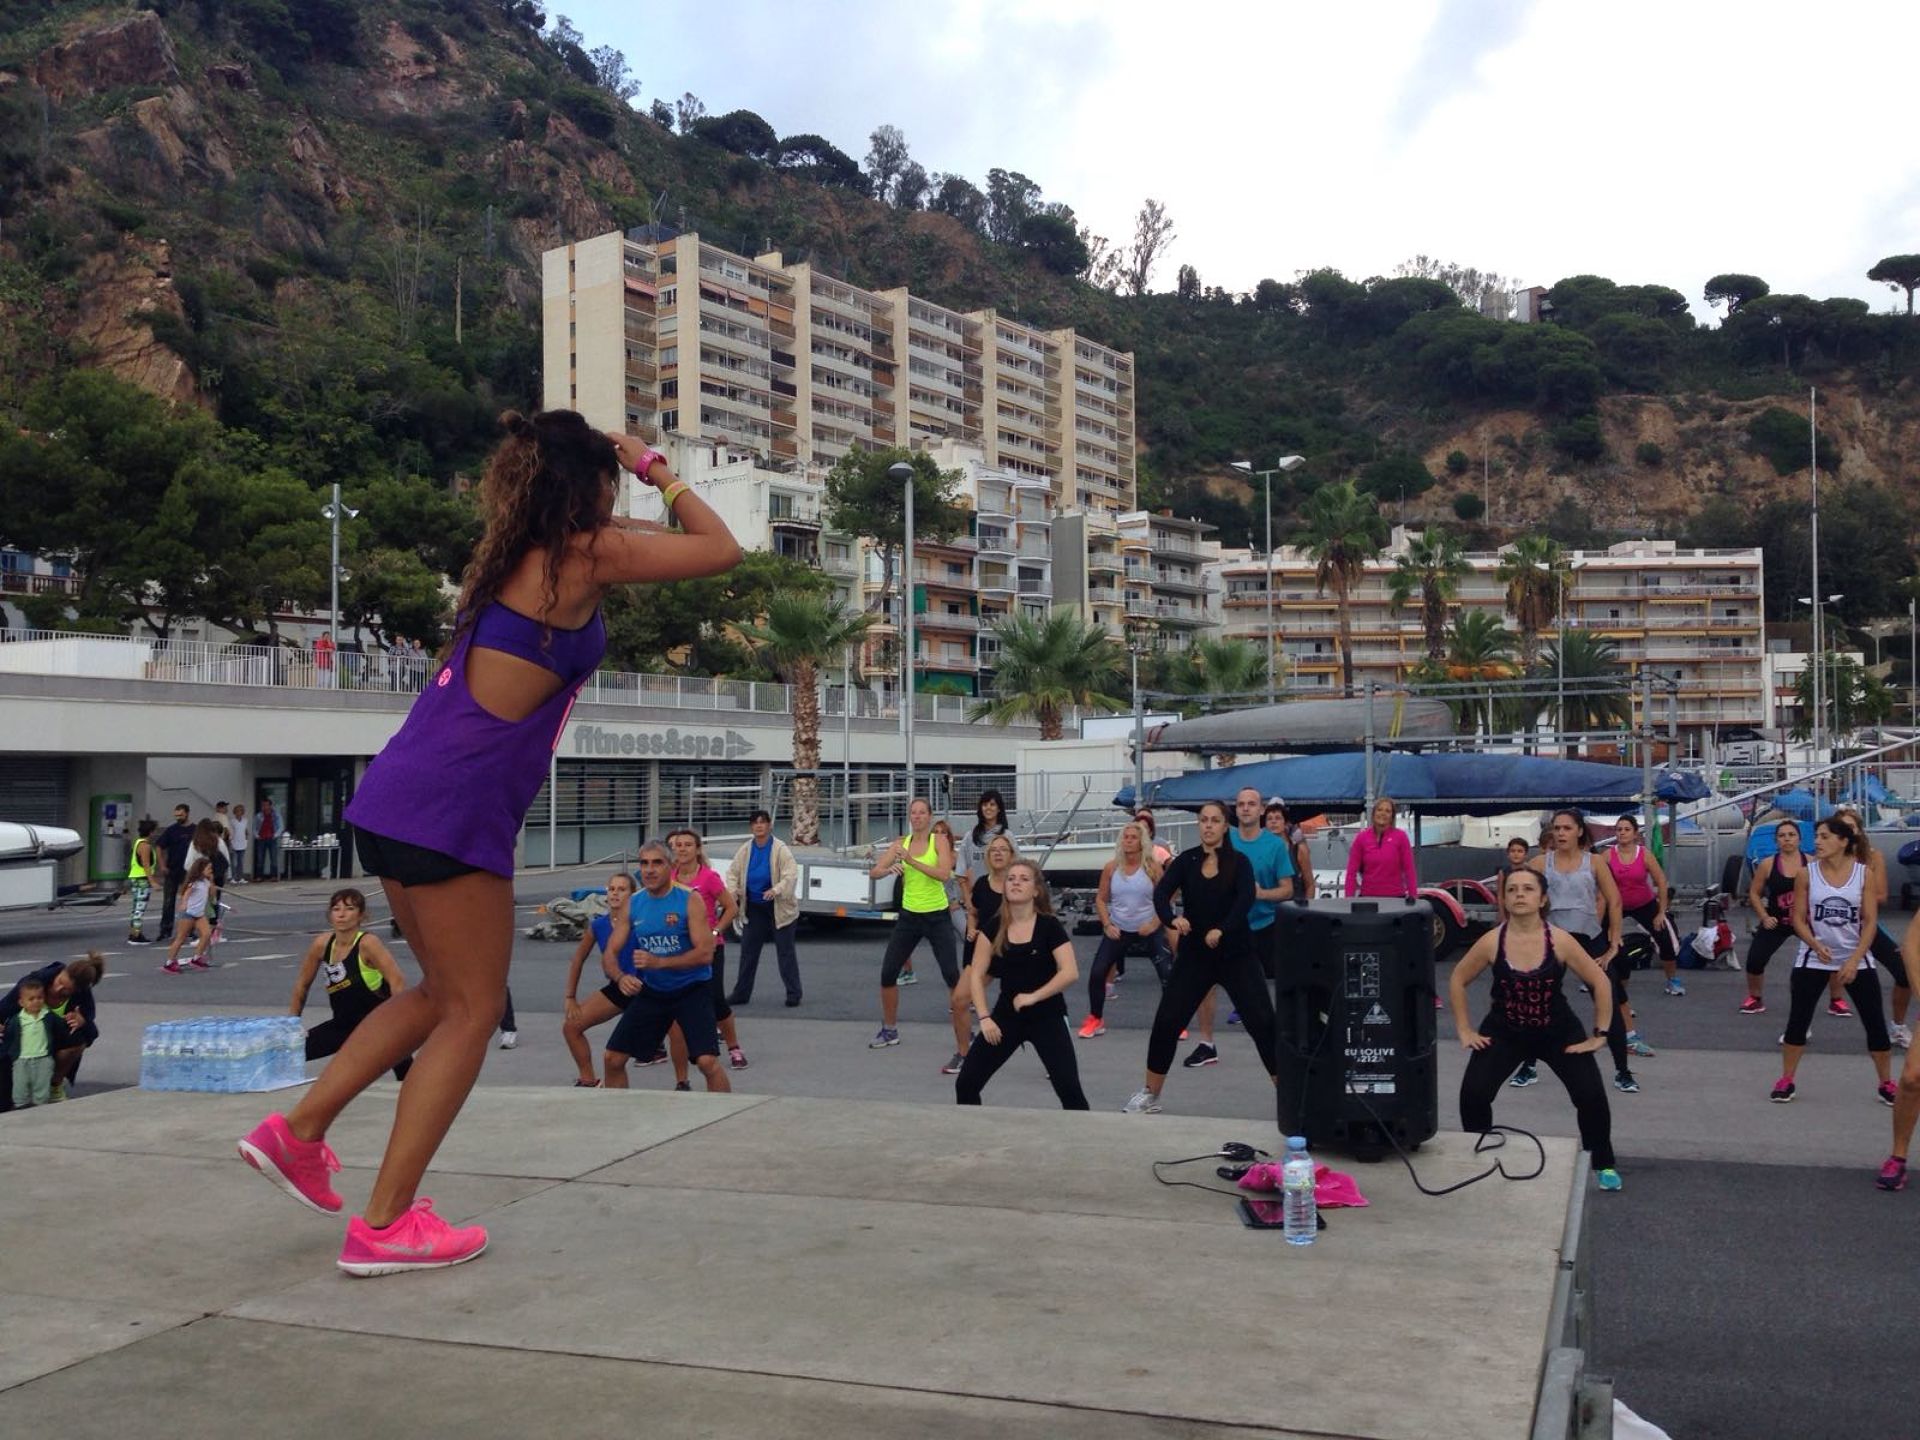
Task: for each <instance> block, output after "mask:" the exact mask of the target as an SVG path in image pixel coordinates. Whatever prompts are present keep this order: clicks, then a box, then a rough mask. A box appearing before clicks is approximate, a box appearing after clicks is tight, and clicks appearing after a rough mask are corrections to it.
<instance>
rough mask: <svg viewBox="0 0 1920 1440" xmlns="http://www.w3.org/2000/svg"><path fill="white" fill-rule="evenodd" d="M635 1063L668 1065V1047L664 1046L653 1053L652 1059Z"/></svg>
mask: <svg viewBox="0 0 1920 1440" xmlns="http://www.w3.org/2000/svg"><path fill="white" fill-rule="evenodd" d="M633 1063H634V1064H636V1065H664V1064H666V1063H667V1047H666V1046H664V1045H662V1046H661V1047H660V1048H659V1049H658V1050H656V1051H654V1052H653V1055H652V1058H650V1059H647V1060H636V1061H634V1062H633Z"/></svg>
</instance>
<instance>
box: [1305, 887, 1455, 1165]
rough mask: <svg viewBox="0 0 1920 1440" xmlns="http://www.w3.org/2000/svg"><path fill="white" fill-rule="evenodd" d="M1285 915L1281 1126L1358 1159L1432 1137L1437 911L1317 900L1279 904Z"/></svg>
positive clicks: (1436, 1109) (1436, 1122)
mask: <svg viewBox="0 0 1920 1440" xmlns="http://www.w3.org/2000/svg"><path fill="white" fill-rule="evenodd" d="M1276 923H1277V924H1278V925H1279V926H1280V935H1279V965H1278V977H1277V982H1278V983H1277V993H1276V994H1275V997H1274V1026H1275V1034H1274V1050H1275V1058H1276V1062H1277V1065H1278V1071H1279V1073H1278V1075H1277V1076H1276V1081H1277V1084H1276V1086H1275V1089H1276V1092H1277V1095H1278V1099H1279V1110H1280V1133H1281V1134H1282V1135H1305V1136H1306V1137H1307V1139H1308V1142H1309V1143H1310V1145H1311V1146H1312V1148H1313V1149H1315V1150H1318V1149H1321V1148H1322V1147H1323V1146H1333V1147H1336V1148H1339V1149H1343V1150H1345V1151H1347V1152H1348V1153H1350V1154H1352V1155H1354V1156H1355V1157H1357V1158H1359V1159H1377V1158H1378V1157H1379V1156H1380V1155H1381V1154H1383V1153H1385V1152H1386V1150H1387V1149H1388V1148H1389V1146H1390V1143H1391V1141H1398V1142H1399V1143H1400V1145H1401V1146H1402V1147H1403V1148H1404V1149H1408V1150H1411V1149H1413V1148H1414V1147H1416V1146H1418V1145H1420V1144H1421V1143H1422V1142H1424V1141H1426V1140H1429V1139H1431V1138H1432V1137H1433V1134H1434V1132H1435V1131H1436V1130H1438V1129H1439V1128H1440V1094H1439V1084H1440V1075H1439V1057H1438V1054H1437V1053H1436V1051H1435V1049H1434V1031H1435V1027H1434V1016H1435V1014H1436V1012H1435V1010H1434V1006H1433V1001H1434V975H1433V910H1432V907H1431V906H1429V905H1428V904H1427V903H1426V902H1425V901H1415V902H1413V903H1408V902H1406V901H1404V900H1328V901H1316V902H1315V903H1314V904H1313V905H1312V906H1311V907H1305V908H1303V907H1301V906H1298V905H1282V906H1280V907H1279V917H1278V920H1277V922H1276ZM1389 1137H1391V1139H1390V1138H1389Z"/></svg>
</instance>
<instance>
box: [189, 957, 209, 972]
mask: <svg viewBox="0 0 1920 1440" xmlns="http://www.w3.org/2000/svg"><path fill="white" fill-rule="evenodd" d="M187 964H189V965H191V966H192V967H193V968H194V969H196V970H211V969H213V966H211V965H210V964H208V963H207V962H206V961H205V960H203V959H201V958H200V957H199V956H198V955H196V956H194V957H193V958H192V959H191V960H189V961H187Z"/></svg>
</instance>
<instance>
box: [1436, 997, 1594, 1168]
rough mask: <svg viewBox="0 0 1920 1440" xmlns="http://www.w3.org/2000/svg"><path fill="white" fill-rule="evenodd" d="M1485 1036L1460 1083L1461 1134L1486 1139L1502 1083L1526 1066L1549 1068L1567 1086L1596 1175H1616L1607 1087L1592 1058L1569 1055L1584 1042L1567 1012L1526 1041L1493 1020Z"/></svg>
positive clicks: (1486, 1023)
mask: <svg viewBox="0 0 1920 1440" xmlns="http://www.w3.org/2000/svg"><path fill="white" fill-rule="evenodd" d="M1480 1033H1481V1034H1482V1035H1485V1036H1486V1037H1487V1039H1488V1041H1489V1042H1490V1043H1489V1044H1488V1045H1487V1048H1486V1049H1484V1050H1476V1051H1474V1052H1473V1054H1471V1055H1470V1056H1468V1057H1467V1073H1466V1074H1465V1075H1463V1076H1462V1077H1461V1078H1460V1128H1461V1129H1462V1130H1465V1131H1467V1132H1468V1133H1469V1134H1473V1135H1484V1134H1486V1133H1487V1132H1488V1131H1489V1130H1491V1129H1492V1128H1493V1097H1494V1096H1495V1095H1498V1094H1499V1093H1500V1086H1501V1083H1502V1082H1503V1081H1504V1080H1505V1079H1506V1078H1507V1076H1509V1075H1511V1074H1512V1073H1513V1071H1514V1069H1515V1067H1517V1066H1519V1065H1521V1064H1522V1063H1525V1064H1529V1065H1533V1064H1539V1065H1544V1066H1546V1067H1547V1068H1548V1069H1549V1070H1551V1071H1553V1073H1554V1074H1555V1075H1556V1076H1558V1077H1559V1080H1560V1083H1561V1084H1562V1085H1564V1086H1566V1089H1567V1098H1568V1099H1570V1100H1571V1101H1573V1113H1574V1114H1575V1115H1576V1116H1578V1117H1579V1121H1580V1145H1581V1148H1582V1149H1584V1150H1585V1151H1586V1152H1587V1154H1588V1156H1589V1157H1590V1159H1589V1163H1590V1164H1591V1165H1592V1166H1593V1168H1594V1169H1596V1170H1611V1169H1613V1112H1612V1111H1611V1110H1609V1109H1608V1108H1607V1087H1606V1085H1605V1083H1604V1082H1602V1080H1601V1079H1600V1067H1599V1066H1598V1065H1597V1064H1595V1063H1594V1058H1593V1053H1592V1052H1591V1051H1587V1052H1585V1053H1582V1054H1579V1055H1569V1054H1567V1046H1569V1045H1575V1044H1578V1043H1579V1042H1580V1040H1581V1038H1582V1031H1581V1027H1580V1022H1579V1021H1578V1020H1576V1019H1575V1018H1574V1016H1573V1013H1572V1011H1571V1010H1568V1011H1567V1012H1566V1013H1565V1014H1564V1016H1563V1017H1562V1019H1561V1020H1560V1022H1559V1023H1558V1024H1556V1025H1552V1026H1549V1027H1548V1028H1547V1029H1546V1030H1544V1031H1542V1032H1540V1033H1539V1034H1537V1035H1525V1034H1522V1033H1520V1032H1519V1031H1515V1030H1509V1029H1507V1028H1506V1027H1505V1026H1503V1025H1500V1024H1497V1023H1496V1022H1495V1021H1494V1019H1493V1017H1492V1016H1488V1017H1487V1019H1486V1020H1484V1021H1482V1022H1481V1025H1480Z"/></svg>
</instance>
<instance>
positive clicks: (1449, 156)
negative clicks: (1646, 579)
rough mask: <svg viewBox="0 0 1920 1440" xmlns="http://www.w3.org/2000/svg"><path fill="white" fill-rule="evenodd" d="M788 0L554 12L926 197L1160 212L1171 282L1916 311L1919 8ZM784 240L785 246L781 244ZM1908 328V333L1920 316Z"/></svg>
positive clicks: (1853, 4)
mask: <svg viewBox="0 0 1920 1440" xmlns="http://www.w3.org/2000/svg"><path fill="white" fill-rule="evenodd" d="M922 8H923V14H922V15H921V16H918V17H916V18H913V19H905V18H903V17H904V16H906V15H909V14H911V13H912V11H911V10H910V9H909V8H908V7H904V6H901V5H899V4H897V3H887V4H882V3H877V0H832V3H821V4H800V5H795V4H792V3H791V0H780V3H771V0H740V3H731V4H708V5H697V6H696V5H684V4H681V5H669V6H663V7H646V8H644V9H643V8H641V7H635V6H632V5H629V4H624V3H622V4H616V3H612V0H573V3H571V4H567V3H562V4H556V5H552V6H550V9H549V13H550V14H552V13H565V14H567V15H568V16H569V17H570V18H571V19H572V20H573V21H574V23H575V24H577V25H578V26H579V27H580V28H581V30H582V31H583V32H585V36H586V43H587V45H588V46H589V47H590V48H591V47H592V46H594V45H599V44H613V45H615V46H618V47H619V48H620V49H622V50H624V51H625V52H626V54H627V57H628V60H629V62H630V64H631V65H632V67H633V70H634V72H635V73H636V74H637V75H638V76H639V77H640V79H641V82H642V85H643V87H644V89H643V91H642V93H641V96H640V103H641V104H643V105H644V104H645V103H647V102H648V101H650V100H653V99H657V98H665V99H668V100H672V99H674V98H676V97H677V96H679V95H680V93H681V92H682V91H689V90H690V91H692V92H693V93H694V94H696V95H698V96H699V97H700V98H701V99H702V100H703V101H704V102H705V103H706V106H707V109H708V111H709V112H710V113H715V114H717V113H720V112H722V111H725V110H730V109H734V108H746V109H750V110H754V111H756V112H758V113H759V114H760V115H762V116H763V117H765V119H766V120H767V121H768V122H769V123H770V124H771V125H772V126H773V127H774V129H775V130H777V131H778V132H780V133H781V134H782V135H786V134H791V133H794V132H799V131H814V132H817V133H819V134H822V135H824V136H826V138H827V139H829V140H831V141H832V142H833V143H834V144H836V145H838V146H839V147H840V148H841V149H843V150H845V151H846V152H847V153H848V154H850V155H852V156H853V157H854V158H855V159H856V160H860V159H863V158H864V157H865V155H866V153H867V148H868V138H867V137H868V136H869V135H870V134H871V133H872V131H873V129H874V127H875V126H876V125H879V124H883V123H887V124H893V125H897V126H898V127H899V128H900V129H901V130H902V131H904V132H905V134H906V136H907V140H908V142H909V144H910V146H911V149H912V153H913V156H914V158H915V159H917V160H918V161H919V162H920V163H921V164H922V165H924V166H926V167H927V169H928V170H930V171H958V172H959V173H961V174H964V175H966V176H968V177H969V178H970V179H972V180H973V181H974V182H975V183H976V184H980V185H982V186H983V187H984V182H985V176H986V172H987V170H988V169H989V168H990V167H993V166H996V165H997V166H1001V167H1004V168H1006V169H1009V170H1019V171H1022V172H1024V173H1025V174H1026V175H1028V176H1029V177H1031V178H1032V179H1034V180H1035V181H1037V182H1039V184H1040V185H1041V187H1042V188H1043V190H1044V192H1045V194H1046V197H1047V198H1048V199H1056V200H1064V201H1066V202H1067V203H1069V204H1071V205H1072V206H1073V207H1074V210H1075V212H1076V213H1077V214H1078V215H1079V217H1080V218H1081V220H1082V221H1084V222H1086V223H1088V224H1090V225H1091V226H1092V227H1093V229H1094V230H1095V232H1096V233H1099V234H1102V235H1107V236H1109V237H1112V238H1115V239H1119V238H1121V237H1123V236H1125V235H1127V234H1130V233H1131V229H1132V223H1133V216H1134V214H1135V212H1136V211H1137V210H1138V209H1139V205H1140V201H1141V198H1142V197H1143V196H1147V195H1151V196H1153V197H1155V198H1157V199H1159V200H1161V201H1163V202H1165V204H1166V206H1167V208H1168V210H1169V212H1170V213H1171V215H1172V216H1173V218H1174V220H1175V222H1176V226H1177V232H1178V239H1177V240H1176V242H1175V244H1174V247H1173V250H1172V251H1171V252H1170V254H1169V257H1168V260H1167V263H1166V264H1165V265H1164V266H1163V267H1162V269H1161V270H1160V271H1159V273H1158V274H1157V275H1156V277H1155V282H1154V288H1156V289H1169V288H1171V287H1172V284H1173V278H1174V267H1175V266H1177V265H1180V264H1190V265H1193V266H1194V267H1195V268H1196V269H1197V270H1198V271H1199V273H1200V277H1201V279H1202V281H1203V282H1204V283H1206V284H1209V285H1223V286H1226V287H1228V288H1229V289H1232V290H1247V289H1251V288H1252V286H1253V285H1254V283H1255V282H1256V281H1258V280H1259V279H1261V278H1262V277H1263V276H1274V277H1276V278H1280V279H1290V278H1292V276H1293V275H1294V274H1295V273H1296V272H1297V271H1300V270H1306V269H1312V268H1316V267H1319V266H1323V265H1324V266H1334V267H1337V268H1338V269H1340V270H1342V271H1343V272H1345V273H1346V274H1347V275H1348V276H1350V277H1352V278H1354V279H1363V278H1365V277H1367V276H1369V275H1376V274H1386V273H1390V272H1391V270H1392V268H1393V266H1394V265H1395V264H1397V263H1398V262H1400V261H1402V260H1404V259H1406V258H1408V257H1409V256H1412V255H1414V254H1420V253H1424V254H1427V255H1431V256H1435V257H1437V258H1440V259H1444V260H1452V261H1457V262H1459V263H1461V264H1466V265H1473V266H1477V267H1479V268H1480V269H1482V270H1490V271H1495V272H1497V273H1499V274H1502V275H1506V276H1509V277H1511V278H1513V279H1514V280H1516V281H1518V282H1520V283H1522V284H1552V283H1553V282H1554V281H1555V280H1557V279H1559V278H1561V277H1562V276H1566V275H1575V274H1581V273H1597V274H1601V275H1606V276H1609V277H1610V278H1612V279H1614V280H1617V281H1619V282H1621V283H1623V284H1628V283H1660V284H1666V285H1671V286H1673V287H1675V288H1676V289H1679V290H1681V291H1684V292H1685V293H1686V294H1687V295H1688V296H1689V298H1690V299H1691V300H1692V301H1693V303H1694V307H1695V310H1696V312H1697V313H1700V314H1702V315H1703V316H1705V314H1706V313H1707V312H1706V311H1705V307H1704V305H1703V304H1702V303H1701V300H1700V289H1701V285H1702V283H1703V282H1704V281H1705V280H1706V279H1707V277H1708V276H1710V275H1714V274H1717V273H1719V272H1721V271H1727V270H1734V271H1742V272H1746V273H1750V274H1756V275H1759V276H1761V277H1762V278H1763V279H1765V280H1766V281H1767V283H1768V284H1769V285H1771V286H1772V287H1773V289H1775V290H1776V291H1796V292H1804V293H1808V294H1812V295H1814V296H1816V297H1825V296H1828V295H1855V296H1858V297H1860V298H1862V299H1864V300H1866V301H1867V302H1868V303H1869V304H1870V305H1872V306H1873V307H1874V309H1875V310H1884V309H1887V308H1888V307H1889V306H1890V305H1891V304H1893V303H1895V301H1896V299H1898V297H1897V296H1896V295H1895V293H1894V292H1892V291H1890V290H1888V289H1887V288H1886V287H1885V286H1881V285H1875V284H1872V283H1870V282H1869V281H1868V280H1867V279H1866V275H1865V272H1866V271H1867V269H1868V268H1869V267H1871V266H1872V265H1873V263H1874V262H1875V261H1876V260H1877V259H1879V258H1880V257H1881V256H1883V255H1887V254H1895V253H1907V252H1913V251H1920V166H1916V165H1915V163H1914V162H1913V161H1912V160H1911V159H1910V158H1909V156H1910V150H1909V147H1908V145H1907V143H1906V142H1903V141H1901V140H1900V139H1899V137H1900V136H1901V135H1903V134H1906V135H1911V133H1912V127H1913V123H1914V118H1913V113H1914V112H1913V110H1912V107H1911V105H1910V103H1909V101H1908V100H1907V99H1906V98H1905V97H1906V96H1907V94H1908V92H1909V90H1910V81H1909V79H1908V78H1907V69H1908V66H1909V65H1910V57H1911V47H1910V44H1909V42H1908V39H1907V36H1906V34H1905V29H1906V23H1905V20H1906V17H1907V16H1908V15H1909V14H1910V6H1909V5H1908V4H1900V3H1895V0H1881V3H1871V0H1825V3H1820V4H1805V3H1801V4H1796V5H1792V6H1788V5H1785V4H1780V3H1776V0H1752V3H1747V4H1743V5H1738V6H1736V5H1733V4H1729V3H1711V4H1708V3H1695V0H1663V3H1658V4H1655V3H1648V0H1621V3H1615V4H1613V5H1610V6H1606V7H1601V6H1596V5H1594V4H1592V3H1585V0H1532V3H1529V0H1376V3H1373V4H1353V5H1327V4H1301V3H1294V4H1209V3H1206V0H1199V3H1187V4H1168V3H1165V0H1160V3H1155V4H1152V5H1148V4H1144V3H1134V0H1101V3H1095V0H957V3H954V0H950V3H941V0H932V3H929V4H926V5H925V6H924V7H922ZM774 239H775V243H776V244H778V243H779V237H777V236H776V237H774ZM1899 303H1900V304H1901V305H1902V306H1904V300H1900V301H1899Z"/></svg>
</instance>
